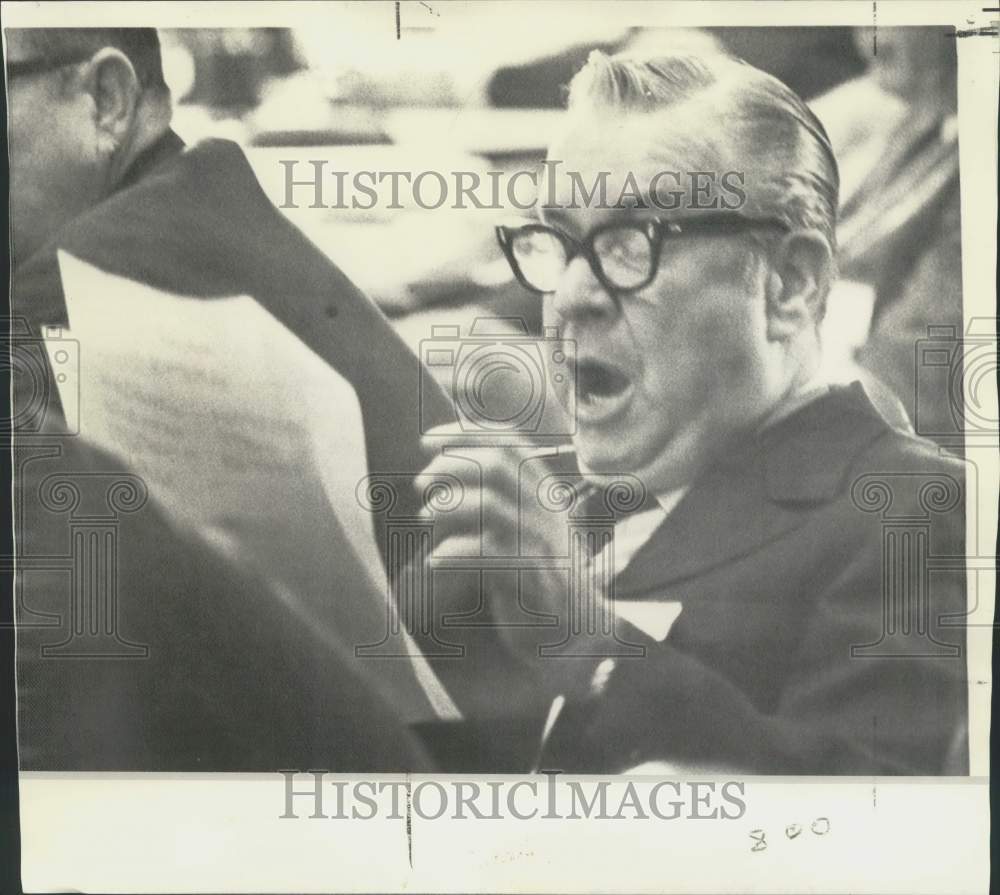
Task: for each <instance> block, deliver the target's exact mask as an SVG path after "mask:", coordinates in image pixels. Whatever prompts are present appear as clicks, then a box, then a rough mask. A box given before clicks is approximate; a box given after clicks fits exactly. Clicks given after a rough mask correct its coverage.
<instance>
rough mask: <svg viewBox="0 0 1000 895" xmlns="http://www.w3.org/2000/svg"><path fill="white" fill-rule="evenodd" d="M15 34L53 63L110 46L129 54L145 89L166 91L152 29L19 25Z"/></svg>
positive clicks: (36, 53) (158, 91)
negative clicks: (28, 26)
mask: <svg viewBox="0 0 1000 895" xmlns="http://www.w3.org/2000/svg"><path fill="white" fill-rule="evenodd" d="M17 34H18V37H19V38H20V39H21V40H23V41H24V42H25V43H27V44H28V45H30V46H31V48H32V50H33V52H34V54H35V55H36V56H37V58H39V59H40V60H43V61H49V62H52V63H53V64H58V63H60V62H62V61H64V60H66V59H80V58H83V57H86V56H88V55H91V54H93V53H96V52H97V51H98V50H100V49H102V48H104V47H113V48H115V49H117V50H120V51H121V52H122V53H124V54H125V55H126V56H127V57H128V59H129V61H130V62H131V63H132V67H133V68H134V69H135V73H136V76H137V77H138V79H139V84H140V85H141V86H142V88H143V89H144V90H146V91H150V92H153V93H166V92H167V84H166V81H165V80H164V78H163V61H162V58H161V55H160V38H159V35H158V34H157V32H156V29H155V28H19V29H17Z"/></svg>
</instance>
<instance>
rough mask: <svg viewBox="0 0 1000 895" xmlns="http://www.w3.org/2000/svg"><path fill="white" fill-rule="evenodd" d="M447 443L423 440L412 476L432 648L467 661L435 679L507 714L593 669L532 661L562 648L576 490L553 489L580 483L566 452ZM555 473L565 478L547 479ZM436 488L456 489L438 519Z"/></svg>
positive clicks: (453, 663)
mask: <svg viewBox="0 0 1000 895" xmlns="http://www.w3.org/2000/svg"><path fill="white" fill-rule="evenodd" d="M446 434H447V435H448V436H451V437H443V436H442V434H441V433H440V430H435V431H434V432H433V433H431V435H430V436H429V437H428V438H427V443H428V446H429V447H431V448H432V449H433V450H436V452H437V456H436V457H435V459H434V460H433V461H432V462H431V464H430V465H429V466H428V467H427V468H426V469H425V470H424V472H423V473H422V474H421V475H420V476H419V481H420V482H421V483H422V484H423V487H424V499H425V508H426V511H427V512H428V514H429V515H432V516H433V518H434V551H433V556H432V558H430V559H428V560H427V564H428V566H429V567H428V568H424V569H422V570H421V574H422V575H423V576H424V578H423V580H424V581H432V582H433V584H432V589H433V597H432V604H431V607H430V611H431V617H432V624H433V630H434V633H435V635H436V638H437V640H438V641H440V642H442V643H446V644H460V645H462V646H463V647H464V648H465V655H464V656H463V657H461V658H443V659H442V660H441V661H439V662H437V663H435V667H436V668H437V669H438V671H439V673H440V674H441V676H442V679H443V680H445V683H446V686H449V689H451V690H454V688H455V687H459V688H461V689H462V690H463V691H466V694H470V693H472V694H473V695H472V701H473V702H474V703H475V704H477V705H481V706H483V707H485V709H487V710H491V709H493V708H501V707H503V706H506V707H507V708H509V709H512V710H513V709H516V708H518V706H519V704H522V703H525V702H531V701H533V700H537V699H548V698H549V696H550V694H551V693H553V692H560V691H563V690H565V689H566V687H567V686H570V685H571V684H572V682H573V681H574V680H575V679H576V678H579V677H581V676H584V677H585V676H586V675H587V674H588V672H589V671H590V670H591V669H592V666H593V661H581V660H578V659H567V658H565V657H558V658H557V657H553V656H543V655H542V653H541V650H542V647H543V646H546V645H548V646H552V645H555V644H558V643H560V642H561V641H563V640H565V638H566V636H567V631H568V627H567V625H568V616H569V580H570V575H569V572H568V568H567V565H568V556H569V551H570V544H569V527H568V522H569V513H568V511H569V510H570V508H571V507H572V505H573V500H574V494H573V491H576V492H577V496H579V494H578V492H579V491H580V490H582V488H581V487H575V488H573V489H568V488H563V489H561V490H560V489H559V488H558V487H555V488H554V487H553V486H554V483H555V482H556V481H557V480H563V481H570V482H573V481H574V479H575V483H576V485H577V486H582V480H581V479H580V478H579V476H578V474H577V473H576V468H575V461H574V459H573V454H572V448H571V447H569V446H568V445H565V446H555V445H548V446H546V445H538V444H532V443H529V442H528V441H527V439H525V440H523V441H519V442H516V443H510V442H511V441H512V440H511V439H507V442H508V443H503V442H502V441H501V440H500V439H497V440H494V441H492V442H486V441H485V440H484V439H482V437H481V436H480V437H476V436H471V437H470V436H469V435H467V434H466V435H462V434H461V433H459V432H455V433H454V435H453V436H452V431H451V430H450V429H449V430H447V431H446ZM554 473H565V475H559V476H557V477H555V478H548V479H547V477H550V476H553V474H554ZM435 479H441V480H444V481H451V482H453V481H454V480H455V479H457V480H458V481H460V482H461V484H462V489H463V494H462V497H461V500H460V501H459V502H458V505H457V506H456V507H454V508H453V509H449V510H448V511H447V512H442V511H441V509H440V507H438V508H437V509H436V508H435V506H434V502H435V501H434V491H433V486H432V485H431V483H432V482H433V481H434V480H435ZM401 610H402V611H406V610H405V607H401ZM405 621H407V624H408V627H410V629H411V630H412V629H413V628H412V625H411V624H410V620H409V619H405ZM473 691H474V692H473ZM466 701H467V700H466Z"/></svg>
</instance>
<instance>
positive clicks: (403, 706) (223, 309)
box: [50, 252, 455, 721]
mask: <svg viewBox="0 0 1000 895" xmlns="http://www.w3.org/2000/svg"><path fill="white" fill-rule="evenodd" d="M59 262H60V271H61V275H62V280H63V289H64V292H65V295H66V304H67V310H68V317H69V330H70V333H71V335H72V338H73V339H75V340H76V341H77V342H78V343H79V345H80V354H81V360H80V365H79V395H80V398H79V400H80V404H81V409H82V410H83V413H82V414H81V415H82V417H83V418H84V420H85V423H84V424H83V428H82V430H81V433H80V434H81V435H82V437H84V438H86V439H88V440H89V441H91V442H93V443H94V444H96V445H98V446H99V447H101V448H103V449H104V450H106V451H108V452H110V453H113V454H115V455H117V456H120V457H121V458H122V459H123V460H124V461H125V463H126V464H127V465H128V467H129V468H130V469H132V470H134V471H135V472H136V473H137V474H138V475H140V476H141V477H142V478H143V479H144V480H145V482H146V484H147V486H148V488H149V492H150V494H151V495H152V496H153V497H154V499H156V500H157V501H158V502H159V503H160V504H161V505H162V506H163V507H164V509H165V510H166V511H167V512H168V513H169V514H170V515H171V516H172V517H173V518H174V519H175V521H176V522H177V523H178V524H180V525H182V526H185V527H188V528H192V529H195V530H197V531H198V532H199V533H200V534H201V535H202V536H203V537H205V538H206V539H208V540H209V541H211V542H212V543H214V544H215V545H216V547H218V548H219V549H221V550H223V551H224V552H226V553H228V554H230V555H231V556H233V558H235V559H238V560H239V561H240V562H241V563H244V564H245V563H250V564H252V566H253V567H255V568H257V569H258V570H259V571H260V572H261V573H262V574H264V575H266V576H267V577H268V578H269V580H270V582H271V584H272V589H273V591H274V592H275V594H276V597H277V598H280V599H283V600H285V601H286V602H287V603H288V606H289V609H290V610H291V611H293V612H297V613H301V614H302V615H303V616H304V617H306V618H308V619H309V621H310V622H311V623H312V624H313V625H314V627H315V628H316V629H317V630H319V631H322V632H324V634H325V635H326V636H327V638H328V640H329V642H330V644H331V648H332V649H335V650H337V651H339V652H340V653H341V654H342V655H343V656H344V657H345V658H347V659H348V660H350V661H351V662H352V664H353V665H354V666H356V667H359V671H361V672H363V674H364V676H365V677H368V678H372V677H374V678H375V681H374V683H375V686H376V687H377V688H378V689H379V690H382V691H383V692H384V693H385V694H386V696H387V698H388V699H389V700H390V701H391V702H392V703H393V704H394V705H396V706H397V707H398V708H399V710H400V711H401V712H403V714H404V717H405V718H406V719H407V720H411V721H412V720H424V719H427V718H430V717H434V716H436V715H445V716H447V715H449V714H455V712H454V709H453V708H452V706H451V701H450V699H449V698H448V696H447V695H446V693H445V692H444V690H443V689H442V688H441V687H440V684H439V683H438V682H437V680H436V678H435V677H434V675H433V673H432V672H431V671H430V669H429V667H428V666H427V665H426V661H425V660H423V659H422V658H421V657H420V656H419V655H418V654H417V650H416V649H415V648H413V649H412V653H413V664H411V663H406V662H403V663H400V662H399V661H393V660H392V659H369V658H366V659H365V660H364V666H363V667H361V666H359V664H358V663H359V662H360V660H357V659H355V652H354V650H355V647H358V646H363V645H367V644H374V643H378V642H380V641H381V640H382V639H383V638H384V637H385V634H386V631H387V630H388V626H389V624H390V620H389V619H390V614H391V613H392V612H393V611H394V610H393V607H392V605H391V603H390V601H389V600H388V599H387V589H386V580H385V572H384V570H383V568H382V565H381V561H380V558H379V554H378V548H377V546H376V544H375V539H374V535H373V529H372V521H371V516H370V515H369V514H368V512H367V511H366V510H365V509H364V508H363V507H361V505H360V504H359V503H358V501H357V499H356V497H355V489H356V487H357V484H358V483H359V482H360V481H361V480H362V479H363V478H364V477H365V476H366V474H367V472H368V470H367V463H366V460H365V442H364V428H363V424H362V416H361V408H360V405H359V404H358V399H357V395H356V394H355V392H354V389H353V387H352V386H351V384H350V383H349V382H347V380H346V379H344V378H343V377H342V376H340V375H339V373H337V372H336V371H335V370H334V369H332V368H331V367H330V366H328V365H327V364H326V363H325V362H324V361H323V360H322V359H321V358H320V357H319V356H317V355H316V354H314V353H313V352H312V351H311V350H310V349H308V348H307V347H306V346H305V345H304V344H303V343H302V342H301V341H300V340H299V339H298V338H297V337H296V336H295V335H294V334H293V333H291V332H290V331H289V330H288V329H286V328H285V327H284V326H283V325H282V324H281V323H280V322H279V321H278V320H276V319H275V318H274V317H273V316H271V314H269V313H268V312H267V311H266V310H265V309H264V308H263V307H262V306H261V305H260V304H258V303H257V302H256V301H255V300H254V299H253V298H252V297H251V296H249V295H240V296H233V297H227V298H222V299H215V300H203V299H199V298H191V297H186V296H180V295H175V294H172V293H169V292H165V291H161V290H158V289H155V288H153V287H151V286H148V285H145V284H142V283H137V282H135V281H132V280H129V279H126V278H123V277H120V276H117V275H113V274H109V273H106V272H104V271H102V270H99V269H98V268H96V267H94V266H92V265H90V264H87V263H85V262H83V261H81V260H80V259H78V258H75V257H73V256H71V255H69V254H67V253H65V252H62V253H60V256H59ZM57 348H58V346H56V345H55V344H53V346H52V347H51V348H50V351H54V350H57ZM415 672H416V673H415ZM418 677H419V679H420V681H419V683H418ZM421 691H423V692H421Z"/></svg>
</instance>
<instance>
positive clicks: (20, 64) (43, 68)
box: [5, 53, 94, 81]
mask: <svg viewBox="0 0 1000 895" xmlns="http://www.w3.org/2000/svg"><path fill="white" fill-rule="evenodd" d="M93 55H94V54H93V53H81V54H79V55H76V56H64V57H62V58H58V59H41V58H39V59H20V60H17V59H16V60H14V61H13V62H12V61H10V60H7V61H6V65H5V69H6V74H7V80H8V81H12V80H13V79H14V78H23V77H26V76H28V75H40V74H44V73H45V72H49V71H56V70H57V69H60V68H66V66H68V65H79V64H80V63H81V62H86V61H87V60H88V59H90V58H91V56H93Z"/></svg>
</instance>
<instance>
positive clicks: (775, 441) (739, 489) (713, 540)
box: [615, 383, 888, 598]
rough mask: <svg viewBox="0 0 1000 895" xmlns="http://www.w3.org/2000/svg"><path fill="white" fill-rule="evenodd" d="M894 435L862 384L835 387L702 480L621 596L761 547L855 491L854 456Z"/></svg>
mask: <svg viewBox="0 0 1000 895" xmlns="http://www.w3.org/2000/svg"><path fill="white" fill-rule="evenodd" d="M887 428H888V424H887V423H886V422H885V421H884V420H883V419H882V417H880V416H879V414H878V412H877V411H876V410H875V408H874V407H872V405H871V402H870V401H869V400H868V396H867V395H866V394H865V392H864V389H863V388H862V387H861V385H860V384H859V383H854V384H853V385H851V386H847V387H842V386H838V387H834V388H831V389H830V391H829V392H828V393H827V394H826V395H824V396H823V397H821V398H817V399H816V400H815V401H813V402H811V403H810V404H808V405H806V406H805V407H803V408H801V409H799V410H798V411H797V412H795V413H794V414H792V415H791V416H789V417H788V418H786V419H784V420H781V421H780V422H778V423H777V424H775V425H774V426H773V427H771V428H770V429H767V430H765V431H764V432H763V433H761V434H760V435H759V436H758V437H756V438H754V439H751V440H750V442H749V443H748V445H747V447H746V449H745V450H742V451H740V452H739V453H738V454H737V455H733V456H732V457H730V458H728V459H727V460H726V461H725V462H724V463H721V464H719V465H718V466H716V467H715V468H714V469H712V470H711V471H709V472H708V473H707V474H706V475H704V476H703V477H702V479H701V480H700V481H698V482H696V483H695V484H694V485H693V486H692V488H691V490H690V491H689V492H688V494H687V495H686V497H685V498H684V500H683V501H681V503H680V504H679V505H678V506H677V508H676V509H675V510H674V512H673V513H671V515H670V516H668V517H667V518H666V519H665V520H664V522H663V524H662V525H661V526H660V527H659V528H658V529H657V530H656V531H655V532H654V533H653V536H652V537H651V538H650V539H649V541H647V542H646V544H645V545H644V546H643V547H642V548H641V549H640V550H639V551H638V552H637V553H636V555H635V557H634V558H633V560H632V562H631V563H630V564H629V565H628V566H627V567H626V568H625V569H624V571H623V572H622V574H621V575H620V576H619V577H618V578H617V579H616V582H615V593H616V594H617V595H618V596H619V597H621V598H626V597H629V598H642V597H648V598H662V596H663V591H664V588H666V587H668V586H669V585H671V584H674V583H676V582H678V581H681V580H683V579H686V578H691V577H693V576H695V575H698V574H702V573H704V572H707V571H709V570H710V569H712V568H715V567H717V566H720V565H723V564H725V563H729V562H732V561H734V560H736V559H739V558H740V557H742V556H746V555H748V554H750V553H753V552H754V551H756V550H759V549H761V548H762V547H764V546H765V545H767V544H768V543H770V542H772V541H774V540H777V539H778V538H780V537H781V536H782V535H784V534H786V533H787V532H789V531H791V530H792V529H794V528H796V527H797V526H799V525H801V524H802V523H803V521H804V520H805V519H806V518H807V517H808V515H809V513H810V512H812V511H813V510H814V509H815V508H816V506H818V505H821V504H824V503H827V502H829V501H830V500H833V499H834V498H835V497H836V496H837V495H839V494H841V493H843V492H844V490H845V489H846V488H847V487H849V485H850V482H849V481H848V477H849V475H848V474H849V468H850V464H851V462H852V460H853V459H854V457H855V456H857V454H858V453H859V452H860V451H861V450H862V449H863V448H864V447H865V446H867V445H868V444H869V443H870V442H871V441H872V440H873V439H874V438H877V437H878V436H879V435H881V434H882V433H883V432H885V431H886V430H887Z"/></svg>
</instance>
